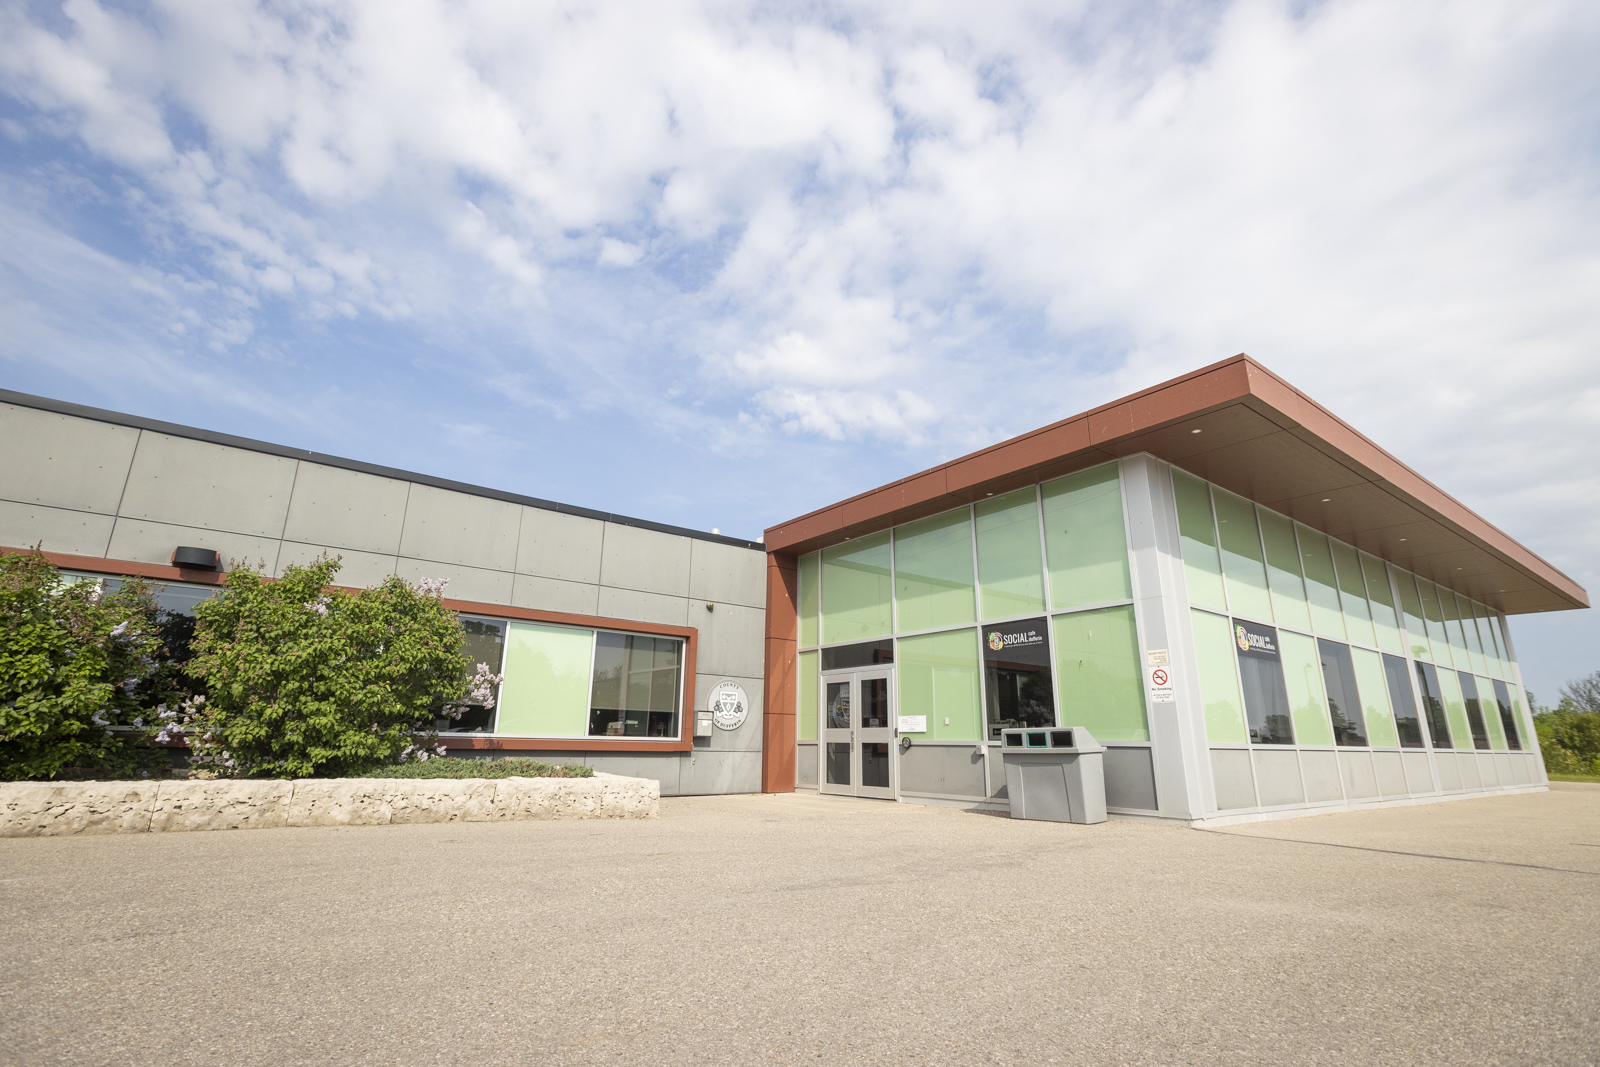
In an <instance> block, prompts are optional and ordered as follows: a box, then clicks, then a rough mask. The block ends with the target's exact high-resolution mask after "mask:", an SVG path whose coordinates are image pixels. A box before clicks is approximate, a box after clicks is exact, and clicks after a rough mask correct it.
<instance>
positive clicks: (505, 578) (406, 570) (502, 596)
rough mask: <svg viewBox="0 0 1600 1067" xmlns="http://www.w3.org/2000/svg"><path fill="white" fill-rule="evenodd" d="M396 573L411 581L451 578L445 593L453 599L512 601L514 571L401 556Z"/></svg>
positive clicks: (490, 601)
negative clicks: (462, 565)
mask: <svg viewBox="0 0 1600 1067" xmlns="http://www.w3.org/2000/svg"><path fill="white" fill-rule="evenodd" d="M395 573H396V574H398V575H399V576H400V577H402V578H404V579H405V580H406V581H408V582H415V581H417V579H419V578H448V579H450V585H449V587H448V588H446V589H445V592H444V595H445V596H446V597H448V598H449V599H451V600H476V601H478V602H479V603H480V604H509V603H511V577H512V576H511V572H510V571H489V570H484V569H483V568H481V567H458V566H456V565H454V564H450V563H439V562H436V561H434V560H426V559H410V558H408V557H406V556H401V557H400V558H399V559H398V560H396V561H395Z"/></svg>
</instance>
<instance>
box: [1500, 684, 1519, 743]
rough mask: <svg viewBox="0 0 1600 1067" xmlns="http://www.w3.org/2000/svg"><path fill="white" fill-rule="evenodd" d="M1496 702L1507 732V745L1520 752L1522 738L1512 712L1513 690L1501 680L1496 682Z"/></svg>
mask: <svg viewBox="0 0 1600 1067" xmlns="http://www.w3.org/2000/svg"><path fill="white" fill-rule="evenodd" d="M1494 702H1495V706H1496V708H1497V709H1498V710H1499V712H1500V725H1501V726H1502V727H1503V728H1504V729H1505V732H1506V744H1507V745H1510V746H1511V747H1512V748H1514V749H1516V750H1518V751H1519V752H1520V751H1521V750H1522V738H1521V736H1520V734H1519V733H1518V731H1517V717H1516V716H1515V715H1513V714H1512V712H1511V690H1510V689H1509V688H1507V686H1506V683H1504V682H1502V681H1499V680H1496V681H1495V682H1494Z"/></svg>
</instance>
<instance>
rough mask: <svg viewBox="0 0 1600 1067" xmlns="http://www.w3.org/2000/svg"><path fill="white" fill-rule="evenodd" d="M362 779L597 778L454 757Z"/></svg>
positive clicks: (551, 766)
mask: <svg viewBox="0 0 1600 1067" xmlns="http://www.w3.org/2000/svg"><path fill="white" fill-rule="evenodd" d="M359 777H362V778H593V777H594V768H593V767H585V766H583V765H581V764H576V763H544V762H542V761H540V760H536V759H495V760H485V759H458V758H456V757H454V756H451V757H446V758H443V759H438V758H436V759H430V760H427V761H425V762H424V761H421V760H418V761H415V762H411V763H404V764H401V765H400V766H398V767H382V768H379V769H377V770H373V771H368V772H367V773H366V774H363V775H360V776H359Z"/></svg>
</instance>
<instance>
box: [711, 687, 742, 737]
mask: <svg viewBox="0 0 1600 1067" xmlns="http://www.w3.org/2000/svg"><path fill="white" fill-rule="evenodd" d="M706 710H707V711H709V712H711V721H712V722H713V723H715V724H716V726H717V729H719V730H737V729H738V728H739V727H741V726H743V725H744V721H745V719H747V718H749V717H750V698H749V697H747V696H745V693H744V686H742V685H740V684H739V683H738V682H718V683H717V684H716V685H714V686H712V687H711V695H710V696H709V697H707V698H706Z"/></svg>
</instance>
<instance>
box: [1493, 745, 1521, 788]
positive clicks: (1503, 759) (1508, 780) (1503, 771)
mask: <svg viewBox="0 0 1600 1067" xmlns="http://www.w3.org/2000/svg"><path fill="white" fill-rule="evenodd" d="M1494 770H1495V774H1496V775H1497V776H1498V777H1499V779H1500V784H1501V785H1516V784H1517V775H1516V772H1515V771H1513V770H1512V769H1511V754H1510V753H1509V752H1496V753H1495V754H1494Z"/></svg>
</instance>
